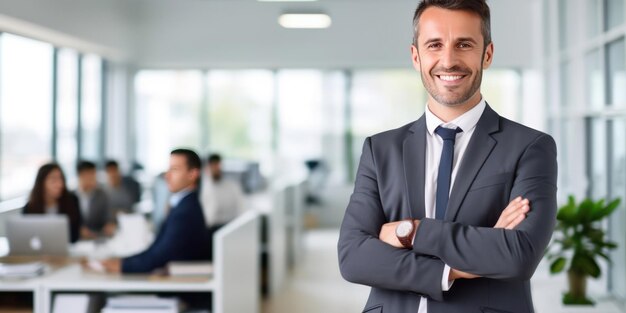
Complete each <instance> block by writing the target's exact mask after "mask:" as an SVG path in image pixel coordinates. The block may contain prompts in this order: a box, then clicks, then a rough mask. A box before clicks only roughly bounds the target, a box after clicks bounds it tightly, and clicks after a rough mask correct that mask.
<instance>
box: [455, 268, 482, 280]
mask: <svg viewBox="0 0 626 313" xmlns="http://www.w3.org/2000/svg"><path fill="white" fill-rule="evenodd" d="M478 277H480V276H478V275H474V274H470V273H466V272H461V271H459V270H455V269H453V268H451V269H450V275H449V276H448V280H449V281H452V280H455V279H460V278H464V279H474V278H478Z"/></svg>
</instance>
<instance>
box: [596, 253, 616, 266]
mask: <svg viewBox="0 0 626 313" xmlns="http://www.w3.org/2000/svg"><path fill="white" fill-rule="evenodd" d="M596 254H597V255H599V256H601V257H602V258H603V259H605V260H606V261H607V262H609V263H613V261H611V258H609V256H608V255H606V254H605V253H603V252H602V251H596Z"/></svg>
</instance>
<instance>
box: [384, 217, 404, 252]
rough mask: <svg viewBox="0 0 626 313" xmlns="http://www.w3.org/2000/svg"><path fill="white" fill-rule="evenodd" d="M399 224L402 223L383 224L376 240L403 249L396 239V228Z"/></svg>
mask: <svg viewBox="0 0 626 313" xmlns="http://www.w3.org/2000/svg"><path fill="white" fill-rule="evenodd" d="M400 223H402V221H398V222H391V223H387V224H383V227H382V228H381V229H380V234H379V235H378V239H380V240H381V241H383V242H385V243H387V244H389V245H392V246H394V247H396V248H404V246H403V245H402V244H401V243H400V240H398V237H396V227H398V224H400Z"/></svg>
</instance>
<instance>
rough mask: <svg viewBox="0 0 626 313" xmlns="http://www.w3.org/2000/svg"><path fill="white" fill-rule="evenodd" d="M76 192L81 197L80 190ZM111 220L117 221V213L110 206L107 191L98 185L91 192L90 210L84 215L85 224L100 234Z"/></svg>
mask: <svg viewBox="0 0 626 313" xmlns="http://www.w3.org/2000/svg"><path fill="white" fill-rule="evenodd" d="M75 194H76V196H77V197H78V198H79V199H80V196H79V194H78V192H76V193H75ZM109 222H115V214H113V212H112V210H111V208H110V206H109V197H108V196H107V194H106V192H105V191H104V190H103V189H102V188H100V187H98V188H96V189H94V191H92V193H91V198H90V200H89V210H88V211H87V214H86V215H84V216H83V225H84V226H85V227H87V228H89V230H91V231H93V232H95V233H97V234H99V233H102V231H103V228H104V226H105V225H106V224H107V223H109Z"/></svg>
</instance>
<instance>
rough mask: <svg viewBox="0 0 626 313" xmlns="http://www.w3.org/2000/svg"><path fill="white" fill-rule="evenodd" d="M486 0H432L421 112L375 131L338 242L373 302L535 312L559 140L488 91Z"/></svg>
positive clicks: (418, 56)
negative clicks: (505, 109)
mask: <svg viewBox="0 0 626 313" xmlns="http://www.w3.org/2000/svg"><path fill="white" fill-rule="evenodd" d="M489 19H490V13H489V7H488V6H487V4H486V3H485V1H484V0H424V1H422V2H421V3H420V4H419V5H418V8H417V10H416V12H415V15H414V26H415V34H414V43H413V45H412V46H411V55H412V60H413V65H414V67H415V68H416V70H417V71H419V72H420V73H421V77H422V82H423V84H424V86H425V88H426V90H427V91H428V94H429V97H428V103H427V107H426V112H425V113H424V115H423V116H422V117H421V118H420V119H418V120H417V121H416V122H413V123H411V124H408V125H406V126H403V127H400V128H398V129H395V130H390V131H387V132H383V133H380V134H377V135H374V136H372V137H369V138H367V139H366V140H365V143H364V146H363V153H362V156H361V161H360V164H359V169H358V172H357V177H356V182H355V187H354V193H353V195H352V197H351V199H350V203H349V204H348V207H347V209H346V213H345V216H344V220H343V223H342V226H341V233H340V238H339V243H338V252H339V265H340V270H341V274H342V275H343V277H344V278H345V279H346V280H348V281H351V282H354V283H359V284H364V285H368V286H371V287H372V289H371V293H370V296H369V299H368V301H367V304H366V306H365V310H364V312H368V313H374V312H393V313H400V312H410V313H416V312H417V313H452V312H463V313H481V312H482V313H487V312H490V313H497V312H502V313H505V312H506V313H521V312H533V311H534V309H533V303H532V298H531V292H530V278H531V277H532V275H533V273H534V271H535V268H536V267H537V264H538V263H539V261H540V260H541V258H542V256H543V252H544V249H545V248H546V246H547V244H548V241H549V240H550V237H551V235H552V231H553V228H554V225H555V216H556V179H557V164H556V145H555V143H554V140H553V139H552V138H551V137H550V136H548V135H546V134H544V133H541V132H539V131H536V130H532V129H530V128H527V127H525V126H522V125H520V124H517V123H515V122H512V121H509V120H507V119H505V118H502V117H500V116H499V115H498V114H497V113H496V112H494V111H493V110H492V109H491V108H490V107H489V105H488V104H487V103H486V102H485V100H484V99H482V95H481V93H480V83H481V77H482V71H483V69H486V68H488V67H489V65H490V64H491V62H492V58H493V43H492V42H491V36H490V22H489Z"/></svg>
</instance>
